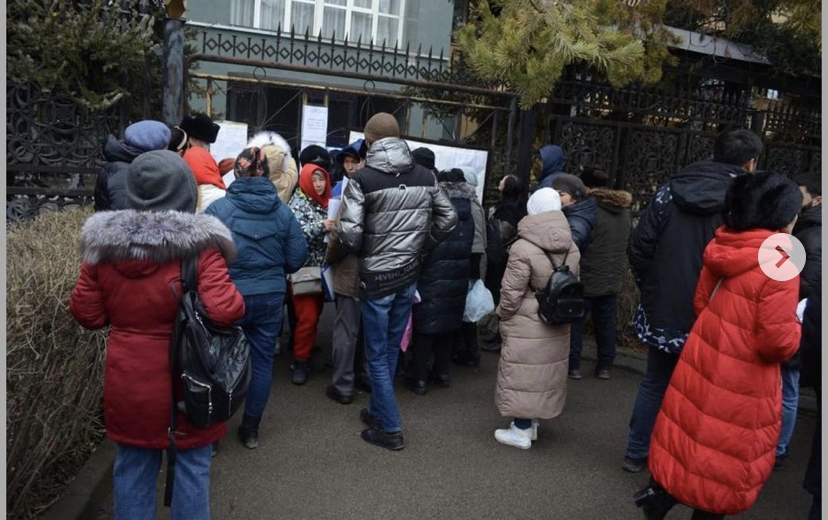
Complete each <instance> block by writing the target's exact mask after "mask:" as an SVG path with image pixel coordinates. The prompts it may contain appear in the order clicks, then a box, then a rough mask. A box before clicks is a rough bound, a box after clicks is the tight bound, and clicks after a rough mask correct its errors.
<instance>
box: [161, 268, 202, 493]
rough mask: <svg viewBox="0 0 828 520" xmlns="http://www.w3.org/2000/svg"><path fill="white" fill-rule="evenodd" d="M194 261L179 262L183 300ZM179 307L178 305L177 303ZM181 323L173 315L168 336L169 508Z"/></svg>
mask: <svg viewBox="0 0 828 520" xmlns="http://www.w3.org/2000/svg"><path fill="white" fill-rule="evenodd" d="M196 259H197V257H189V258H186V259H184V260H181V297H180V300H179V301H181V300H183V299H184V297H185V295H186V294H187V293H188V292H190V291H191V290H196V287H197V281H196ZM179 305H180V303H179ZM181 332H182V331H181V323H180V322H179V313H176V315H175V323H173V330H172V335H171V336H170V397H171V399H170V403H171V406H170V428H169V429H168V430H167V436H168V437H169V441H170V446H169V448H167V480H166V483H165V485H164V505H165V506H166V507H170V505H172V494H173V484H174V483H175V462H176V458H177V454H178V450H177V448H176V445H175V431H176V430H177V429H178V397H177V395H176V391H175V390H176V388H177V386H178V371H177V370H176V366H177V364H178V344H179V341H180V340H181Z"/></svg>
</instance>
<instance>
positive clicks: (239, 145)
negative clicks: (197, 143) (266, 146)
mask: <svg viewBox="0 0 828 520" xmlns="http://www.w3.org/2000/svg"><path fill="white" fill-rule="evenodd" d="M216 123H217V124H218V125H219V126H220V127H221V130H219V133H218V136H217V137H216V142H215V143H213V144H211V145H210V154H211V155H212V156H213V159H215V160H216V162H217V163H218V162H221V160H222V159H228V158H229V159H233V160H234V161H235V160H236V157H238V156H239V154H240V153H241V152H242V150H244V148H245V146H247V123H237V122H235V121H216Z"/></svg>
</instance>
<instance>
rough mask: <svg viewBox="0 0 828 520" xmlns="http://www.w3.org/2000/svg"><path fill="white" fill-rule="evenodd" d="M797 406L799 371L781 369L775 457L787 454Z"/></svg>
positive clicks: (794, 424)
mask: <svg viewBox="0 0 828 520" xmlns="http://www.w3.org/2000/svg"><path fill="white" fill-rule="evenodd" d="M798 406H799V370H789V369H787V368H785V367H782V431H781V432H780V433H779V442H778V443H777V445H776V456H777V457H779V456H781V455H785V454H786V453H787V452H788V444H790V442H791V437H793V432H794V427H795V426H796V409H797V407H798Z"/></svg>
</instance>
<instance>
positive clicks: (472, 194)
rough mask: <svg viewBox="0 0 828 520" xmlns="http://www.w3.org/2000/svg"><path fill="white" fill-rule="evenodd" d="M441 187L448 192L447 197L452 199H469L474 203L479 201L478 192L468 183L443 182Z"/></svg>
mask: <svg viewBox="0 0 828 520" xmlns="http://www.w3.org/2000/svg"><path fill="white" fill-rule="evenodd" d="M440 187H441V188H443V189H444V190H445V191H446V195H447V196H448V198H450V199H457V198H463V199H469V201H472V200H474V199H477V192H476V191H475V190H474V187H473V186H472V185H471V184H469V183H468V182H466V181H458V182H441V183H440Z"/></svg>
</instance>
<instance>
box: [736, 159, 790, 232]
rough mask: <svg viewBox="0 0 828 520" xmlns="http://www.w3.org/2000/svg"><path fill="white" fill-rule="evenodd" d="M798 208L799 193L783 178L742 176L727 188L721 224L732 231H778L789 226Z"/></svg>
mask: <svg viewBox="0 0 828 520" xmlns="http://www.w3.org/2000/svg"><path fill="white" fill-rule="evenodd" d="M801 206H802V193H801V192H800V191H799V188H798V187H797V185H796V183H794V182H793V181H792V180H790V179H788V178H787V177H785V176H784V175H779V174H775V173H770V172H757V173H753V174H751V173H746V174H744V175H740V176H738V177H736V179H735V180H734V181H733V184H732V185H731V186H730V190H729V191H728V193H727V214H726V216H725V221H726V223H727V225H728V227H730V228H731V229H733V230H734V231H744V230H746V229H756V228H759V229H769V230H771V231H778V230H780V229H782V228H784V227H785V226H787V225H788V224H790V223H791V221H792V220H793V219H794V217H796V216H797V214H799V210H800V209H801Z"/></svg>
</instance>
